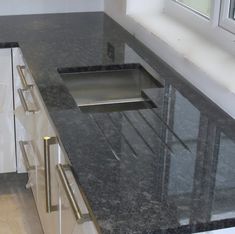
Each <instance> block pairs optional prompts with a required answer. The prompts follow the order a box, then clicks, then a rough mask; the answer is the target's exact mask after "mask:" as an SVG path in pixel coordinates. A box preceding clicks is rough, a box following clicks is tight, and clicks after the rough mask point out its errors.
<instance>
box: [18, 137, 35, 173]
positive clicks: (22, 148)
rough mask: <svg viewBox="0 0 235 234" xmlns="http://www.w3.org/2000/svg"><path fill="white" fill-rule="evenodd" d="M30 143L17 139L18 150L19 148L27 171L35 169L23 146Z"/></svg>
mask: <svg viewBox="0 0 235 234" xmlns="http://www.w3.org/2000/svg"><path fill="white" fill-rule="evenodd" d="M30 144H31V142H30V141H19V145H20V150H21V153H22V156H23V159H24V162H25V166H26V170H27V171H28V172H29V171H32V170H35V166H31V165H30V163H29V159H28V156H27V153H26V150H25V146H26V145H30Z"/></svg>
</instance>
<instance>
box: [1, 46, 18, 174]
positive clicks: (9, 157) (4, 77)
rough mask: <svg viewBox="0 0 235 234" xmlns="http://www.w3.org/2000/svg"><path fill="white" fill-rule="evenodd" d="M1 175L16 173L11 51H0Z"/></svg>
mask: <svg viewBox="0 0 235 234" xmlns="http://www.w3.org/2000/svg"><path fill="white" fill-rule="evenodd" d="M0 71H1V76H0V162H1V163H0V173H8V172H15V171H16V161H15V136H14V117H13V91H12V64H11V49H0Z"/></svg>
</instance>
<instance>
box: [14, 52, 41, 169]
mask: <svg viewBox="0 0 235 234" xmlns="http://www.w3.org/2000/svg"><path fill="white" fill-rule="evenodd" d="M12 54H13V76H14V102H15V107H14V112H15V127H16V133H15V134H16V155H17V172H19V173H21V172H26V167H25V165H24V159H23V156H22V152H21V149H20V146H19V142H20V141H23V142H24V141H28V142H30V141H33V140H34V139H35V115H34V114H35V112H34V110H37V104H36V102H35V98H34V96H33V85H34V84H33V79H32V77H31V75H30V73H29V72H28V69H27V66H26V65H25V63H24V60H23V56H22V53H21V50H20V49H19V48H14V49H13V53H12ZM30 87H31V88H30Z"/></svg>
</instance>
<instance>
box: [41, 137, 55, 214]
mask: <svg viewBox="0 0 235 234" xmlns="http://www.w3.org/2000/svg"><path fill="white" fill-rule="evenodd" d="M43 141H44V163H45V189H46V212H47V213H51V212H53V211H56V210H57V206H52V204H51V170H50V165H51V160H50V157H51V155H50V146H51V145H55V144H57V138H56V137H44V138H43Z"/></svg>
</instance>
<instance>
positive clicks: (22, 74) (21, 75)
mask: <svg viewBox="0 0 235 234" xmlns="http://www.w3.org/2000/svg"><path fill="white" fill-rule="evenodd" d="M16 68H17V71H18V74H19V76H20V80H21V83H22V84H23V87H24V88H27V87H28V86H29V85H28V83H27V81H26V78H25V75H24V72H23V70H25V66H24V65H17V66H16Z"/></svg>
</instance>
